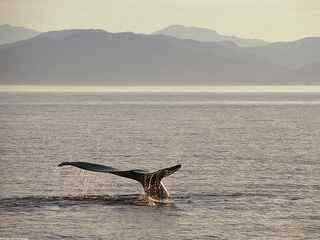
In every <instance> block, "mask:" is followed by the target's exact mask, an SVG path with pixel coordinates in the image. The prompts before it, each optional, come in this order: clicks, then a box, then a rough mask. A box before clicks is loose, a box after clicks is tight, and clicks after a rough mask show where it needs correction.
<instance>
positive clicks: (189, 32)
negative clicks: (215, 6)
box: [153, 25, 268, 47]
mask: <svg viewBox="0 0 320 240" xmlns="http://www.w3.org/2000/svg"><path fill="white" fill-rule="evenodd" d="M153 34H161V35H167V36H172V37H176V38H180V39H192V40H196V41H200V42H220V41H222V42H225V41H227V42H233V43H235V44H237V45H238V46H240V47H254V46H263V45H267V44H268V42H266V41H264V40H260V39H245V38H239V37H235V36H226V35H222V34H219V33H217V32H216V31H214V30H211V29H207V28H199V27H186V26H183V25H172V26H169V27H167V28H164V29H162V30H159V31H157V32H154V33H153Z"/></svg>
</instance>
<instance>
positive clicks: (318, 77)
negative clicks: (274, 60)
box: [286, 61, 320, 84]
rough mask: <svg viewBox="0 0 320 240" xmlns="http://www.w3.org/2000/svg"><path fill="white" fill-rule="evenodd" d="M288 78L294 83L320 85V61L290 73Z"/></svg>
mask: <svg viewBox="0 0 320 240" xmlns="http://www.w3.org/2000/svg"><path fill="white" fill-rule="evenodd" d="M286 78H288V79H291V81H292V82H294V83H297V84H299V83H301V82H303V83H305V84H319V82H320V61H319V62H313V63H311V64H307V65H304V66H303V67H301V68H299V69H296V70H293V71H290V72H289V73H288V74H287V76H286Z"/></svg>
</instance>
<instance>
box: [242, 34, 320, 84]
mask: <svg viewBox="0 0 320 240" xmlns="http://www.w3.org/2000/svg"><path fill="white" fill-rule="evenodd" d="M247 51H248V52H250V53H252V54H255V55H256V56H258V57H260V58H264V59H266V60H267V61H269V62H272V63H274V64H277V65H280V66H283V67H286V68H289V69H298V68H301V67H303V66H305V65H309V64H312V63H314V62H319V61H320V37H312V38H311V37H310V38H303V39H300V40H297V41H293V42H276V43H271V44H268V45H266V46H261V47H252V48H247ZM319 79H320V77H319Z"/></svg>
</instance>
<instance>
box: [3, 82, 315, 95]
mask: <svg viewBox="0 0 320 240" xmlns="http://www.w3.org/2000/svg"><path fill="white" fill-rule="evenodd" d="M0 93H320V85H130V86H129V85H126V86H125V85H76V86H75V85H1V84H0Z"/></svg>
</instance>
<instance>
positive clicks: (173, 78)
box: [0, 30, 320, 85]
mask: <svg viewBox="0 0 320 240" xmlns="http://www.w3.org/2000/svg"><path fill="white" fill-rule="evenodd" d="M318 44H319V39H318V38H308V39H302V40H299V41H295V42H288V43H274V44H269V45H267V46H264V47H254V48H242V47H237V46H236V45H234V44H232V43H229V42H199V41H194V40H183V39H177V38H175V37H170V36H165V35H145V34H134V33H129V32H124V33H109V32H106V31H103V30H64V31H53V32H47V33H42V34H39V35H38V36H36V37H34V38H31V39H27V40H23V41H19V42H15V43H11V44H4V45H1V46H0V84H116V85H119V84H120V85H139V84H147V85H161V84H284V83H300V84H304V83H317V82H318V81H319V69H320V68H319V67H320V66H319V65H320V64H319V59H320V58H319V57H318V54H319V51H318V50H317V49H318V47H319V45H318ZM265 49H269V51H266V50H265ZM279 49H283V50H281V51H283V52H281V51H280V50H279ZM277 50H278V51H277ZM271 53H273V54H274V55H272V54H271ZM282 54H288V55H286V56H282ZM277 56H278V57H277ZM286 59H287V60H286Z"/></svg>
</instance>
